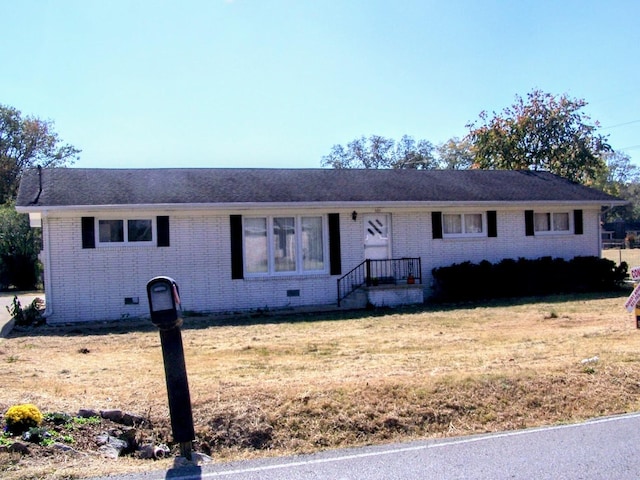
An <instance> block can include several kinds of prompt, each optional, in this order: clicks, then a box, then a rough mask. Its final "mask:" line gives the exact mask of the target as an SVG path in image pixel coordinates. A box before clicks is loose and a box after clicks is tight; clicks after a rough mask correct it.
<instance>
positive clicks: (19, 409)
mask: <svg viewBox="0 0 640 480" xmlns="http://www.w3.org/2000/svg"><path fill="white" fill-rule="evenodd" d="M4 420H5V422H6V423H7V430H8V431H10V432H11V433H13V434H14V435H20V434H21V433H22V432H25V431H27V430H29V429H30V428H34V427H37V426H38V425H40V424H41V423H42V420H43V417H42V413H40V410H38V407H36V406H35V405H32V404H30V403H25V404H22V405H14V406H12V407H9V409H8V410H7V412H6V413H5V414H4Z"/></svg>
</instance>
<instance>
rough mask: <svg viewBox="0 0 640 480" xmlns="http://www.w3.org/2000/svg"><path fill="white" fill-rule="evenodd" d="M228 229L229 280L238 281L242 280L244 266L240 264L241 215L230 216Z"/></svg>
mask: <svg viewBox="0 0 640 480" xmlns="http://www.w3.org/2000/svg"><path fill="white" fill-rule="evenodd" d="M229 227H230V229H231V278H232V279H233V280H239V279H242V278H244V265H243V263H242V215H230V216H229Z"/></svg>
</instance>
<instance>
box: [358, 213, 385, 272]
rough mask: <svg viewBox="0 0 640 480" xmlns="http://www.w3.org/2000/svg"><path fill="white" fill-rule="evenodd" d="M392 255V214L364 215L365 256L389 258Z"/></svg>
mask: <svg viewBox="0 0 640 480" xmlns="http://www.w3.org/2000/svg"><path fill="white" fill-rule="evenodd" d="M390 255H391V215H389V214H387V213H376V214H368V215H365V216H364V258H365V259H369V260H387V259H389V258H391V257H390Z"/></svg>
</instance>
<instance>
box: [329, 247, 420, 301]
mask: <svg viewBox="0 0 640 480" xmlns="http://www.w3.org/2000/svg"><path fill="white" fill-rule="evenodd" d="M401 283H409V284H411V283H417V284H421V283H422V262H421V260H420V257H417V258H408V257H404V258H392V259H388V260H371V259H367V260H365V261H364V262H362V263H361V264H360V265H358V266H357V267H355V268H353V269H352V270H351V271H349V272H348V273H346V274H345V275H343V276H342V277H340V278H339V279H338V306H340V302H341V301H342V300H343V299H344V298H346V297H347V296H348V295H350V294H351V293H352V292H354V291H356V290H357V289H359V288H361V287H363V286H365V285H366V286H368V287H371V286H376V285H384V284H401Z"/></svg>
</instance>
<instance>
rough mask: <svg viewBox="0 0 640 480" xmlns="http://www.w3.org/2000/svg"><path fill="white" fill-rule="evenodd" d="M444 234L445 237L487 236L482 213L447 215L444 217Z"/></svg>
mask: <svg viewBox="0 0 640 480" xmlns="http://www.w3.org/2000/svg"><path fill="white" fill-rule="evenodd" d="M442 233H443V234H444V236H445V237H448V236H449V237H456V236H483V235H485V225H484V216H483V214H482V213H445V214H443V215H442Z"/></svg>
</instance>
